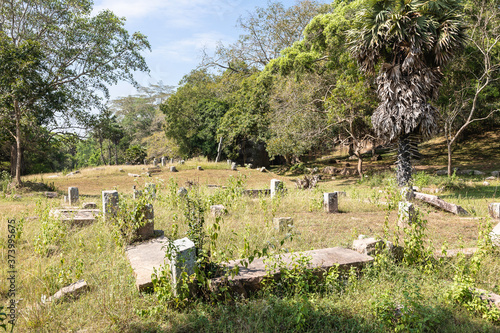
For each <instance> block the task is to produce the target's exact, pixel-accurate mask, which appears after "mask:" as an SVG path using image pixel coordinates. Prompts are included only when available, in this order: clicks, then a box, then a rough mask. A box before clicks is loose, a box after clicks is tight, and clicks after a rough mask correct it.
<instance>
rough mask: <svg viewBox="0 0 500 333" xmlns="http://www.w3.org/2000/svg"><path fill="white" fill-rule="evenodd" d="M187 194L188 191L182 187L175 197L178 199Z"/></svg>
mask: <svg viewBox="0 0 500 333" xmlns="http://www.w3.org/2000/svg"><path fill="white" fill-rule="evenodd" d="M187 194H188V190H186V188H184V187H180V188H179V190H178V191H177V195H178V196H180V197H185V196H186V195H187Z"/></svg>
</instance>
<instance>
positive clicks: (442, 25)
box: [349, 0, 465, 186]
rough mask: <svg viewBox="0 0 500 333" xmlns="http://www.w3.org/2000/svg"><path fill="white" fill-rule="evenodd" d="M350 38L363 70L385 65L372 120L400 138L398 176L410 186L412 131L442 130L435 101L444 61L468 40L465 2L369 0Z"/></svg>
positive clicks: (381, 133) (380, 129)
mask: <svg viewBox="0 0 500 333" xmlns="http://www.w3.org/2000/svg"><path fill="white" fill-rule="evenodd" d="M349 39H350V43H351V52H352V54H353V55H354V57H355V58H356V59H357V61H358V64H359V66H360V68H361V69H362V70H363V71H365V72H374V71H375V68H376V67H378V66H379V67H380V70H379V74H378V76H377V78H376V83H377V86H378V87H377V95H378V97H379V99H380V104H379V105H378V107H377V109H376V110H375V111H374V113H373V115H372V124H373V127H374V129H375V131H376V133H377V135H378V136H380V137H382V138H384V139H387V140H389V141H396V140H398V160H397V181H398V185H399V186H405V185H407V184H408V182H409V181H410V179H411V169H412V167H411V152H410V135H413V134H419V135H422V136H424V137H425V136H430V135H432V134H434V133H436V131H437V129H438V125H437V120H438V111H437V110H436V108H435V107H434V106H433V105H432V104H430V102H431V101H432V100H434V99H436V98H437V96H438V88H439V86H440V85H441V76H442V74H441V67H442V66H444V65H445V64H447V63H448V62H449V61H450V60H451V59H452V57H453V55H454V54H455V53H456V52H457V51H458V50H459V49H461V47H462V45H463V43H464V41H465V24H464V23H462V20H461V7H460V3H459V1H457V0H435V1H419V0H368V1H367V2H366V5H365V7H364V8H363V10H362V11H360V14H359V17H358V20H357V23H356V28H355V29H353V30H351V31H349Z"/></svg>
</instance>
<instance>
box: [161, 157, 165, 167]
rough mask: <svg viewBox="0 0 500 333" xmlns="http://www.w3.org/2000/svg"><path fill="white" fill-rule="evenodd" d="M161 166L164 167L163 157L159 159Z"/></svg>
mask: <svg viewBox="0 0 500 333" xmlns="http://www.w3.org/2000/svg"><path fill="white" fill-rule="evenodd" d="M161 166H162V167H164V166H165V157H162V158H161Z"/></svg>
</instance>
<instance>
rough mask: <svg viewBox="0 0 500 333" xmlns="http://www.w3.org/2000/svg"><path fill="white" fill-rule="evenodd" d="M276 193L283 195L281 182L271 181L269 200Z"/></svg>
mask: <svg viewBox="0 0 500 333" xmlns="http://www.w3.org/2000/svg"><path fill="white" fill-rule="evenodd" d="M277 193H283V182H282V181H281V180H279V179H271V199H272V198H274V196H275V195H276V194H277Z"/></svg>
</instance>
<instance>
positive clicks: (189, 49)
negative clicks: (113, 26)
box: [94, 0, 327, 99]
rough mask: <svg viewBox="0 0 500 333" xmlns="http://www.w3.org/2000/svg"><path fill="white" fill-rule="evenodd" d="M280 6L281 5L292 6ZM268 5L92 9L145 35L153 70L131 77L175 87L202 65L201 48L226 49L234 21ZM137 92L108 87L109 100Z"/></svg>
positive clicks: (106, 2) (118, 0)
mask: <svg viewBox="0 0 500 333" xmlns="http://www.w3.org/2000/svg"><path fill="white" fill-rule="evenodd" d="M281 2H282V3H283V4H284V5H285V7H290V6H292V5H294V4H295V3H296V1H295V0H281ZM321 2H325V3H326V2H327V1H321ZM266 5H267V1H266V0H258V1H242V0H175V1H172V0H141V1H137V0H97V1H95V4H94V11H95V12H98V11H100V10H102V9H110V10H112V11H113V12H114V13H115V14H117V15H118V16H121V17H126V19H127V20H126V28H127V30H128V31H129V32H130V33H133V32H136V31H140V32H141V33H143V34H144V35H146V36H147V37H148V40H149V42H150V44H151V48H152V51H151V52H149V51H148V52H145V53H144V57H145V59H146V61H147V63H148V66H149V68H150V71H151V72H150V73H149V75H147V74H144V73H137V74H136V75H135V78H136V80H137V82H138V83H139V84H140V85H143V86H147V85H148V84H149V83H156V82H158V81H159V80H161V81H163V83H164V84H166V85H174V86H175V85H177V84H178V83H179V81H180V79H181V78H182V77H183V76H184V75H185V74H187V73H189V72H190V71H191V70H192V69H194V68H196V66H197V65H198V64H199V63H200V61H201V49H202V48H203V47H206V48H207V50H208V51H211V50H213V49H214V47H215V45H216V43H217V42H219V41H220V42H222V43H223V44H224V45H227V44H230V43H232V42H234V41H236V40H237V39H238V36H239V35H240V34H242V33H243V31H241V30H240V29H238V28H237V27H236V25H237V20H238V18H239V17H240V16H246V14H247V13H248V12H252V11H253V10H254V9H255V7H266ZM135 92H136V91H135V89H134V88H133V87H132V86H131V85H130V84H127V83H125V82H124V83H120V84H118V85H117V86H113V87H110V94H111V99H113V98H116V97H119V96H127V95H132V94H134V93H135Z"/></svg>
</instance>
